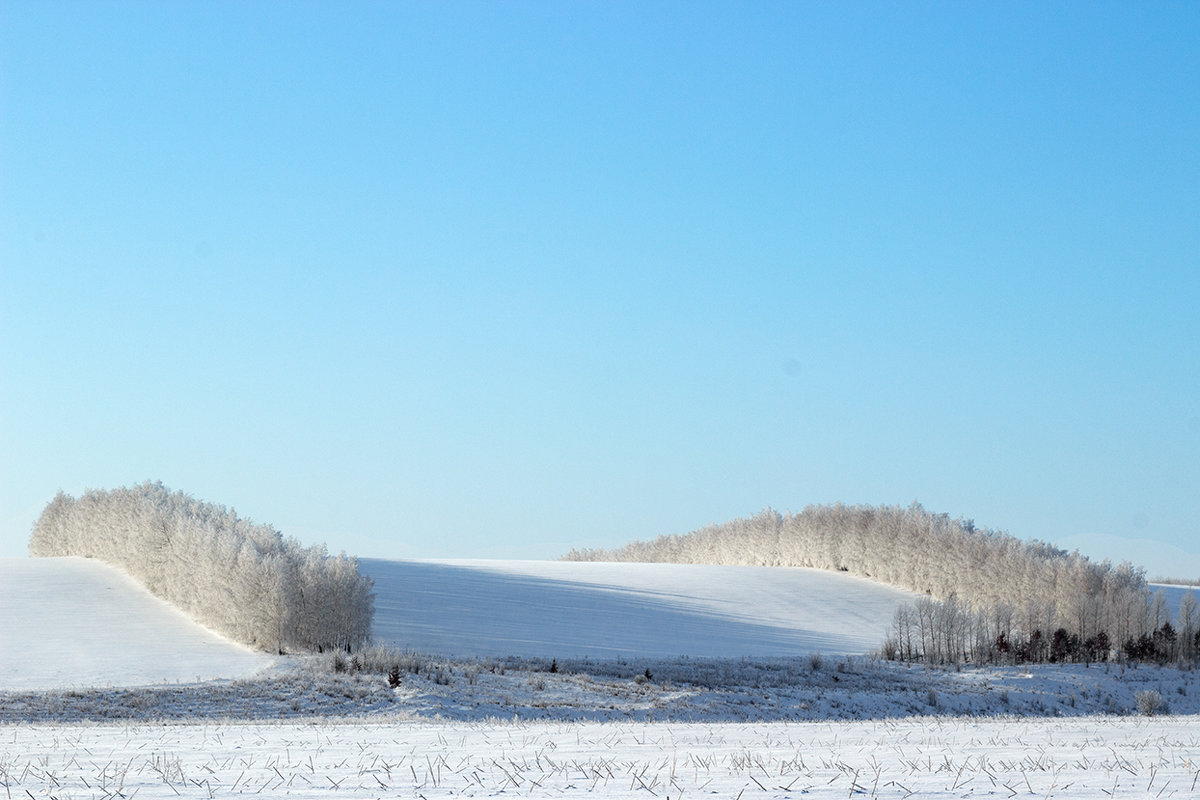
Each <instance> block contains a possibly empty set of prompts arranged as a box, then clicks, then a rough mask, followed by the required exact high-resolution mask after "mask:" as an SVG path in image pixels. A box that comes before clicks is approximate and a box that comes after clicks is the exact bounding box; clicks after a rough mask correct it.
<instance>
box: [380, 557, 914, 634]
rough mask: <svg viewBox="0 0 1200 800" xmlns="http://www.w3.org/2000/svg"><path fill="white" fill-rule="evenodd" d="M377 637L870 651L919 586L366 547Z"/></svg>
mask: <svg viewBox="0 0 1200 800" xmlns="http://www.w3.org/2000/svg"><path fill="white" fill-rule="evenodd" d="M359 563H360V566H361V568H362V570H363V571H364V572H366V573H368V574H369V575H371V576H372V577H373V578H374V579H375V626H374V636H375V639H376V641H381V642H387V643H389V644H392V645H395V646H398V647H403V648H410V649H414V650H418V651H421V652H425V653H439V654H443V655H450V656H471V657H481V656H510V655H516V656H527V657H531V656H536V657H545V658H552V657H556V658H564V657H583V656H588V657H592V658H614V657H624V658H647V657H674V656H681V655H686V656H692V657H706V658H738V657H743V656H754V657H764V656H795V655H801V654H808V653H813V652H820V653H833V654H861V653H867V652H870V651H872V650H875V649H878V647H879V645H880V643H881V642H882V641H883V639H884V636H885V635H886V634H887V632H888V629H889V627H890V626H891V623H892V618H893V616H894V615H895V612H896V608H897V607H898V606H900V605H901V604H903V603H905V602H908V601H909V600H911V599H912V598H913V597H914V595H913V594H911V593H910V592H905V591H901V590H899V589H894V588H892V587H889V586H884V585H882V584H879V583H875V582H873V581H870V580H865V579H863V578H856V577H852V576H849V575H845V574H842V573H836V572H826V571H822V570H814V569H798V568H790V567H733V566H704V565H694V564H628V563H622V564H611V563H581V562H569V561H478V560H470V561H382V560H375V559H360V562H359Z"/></svg>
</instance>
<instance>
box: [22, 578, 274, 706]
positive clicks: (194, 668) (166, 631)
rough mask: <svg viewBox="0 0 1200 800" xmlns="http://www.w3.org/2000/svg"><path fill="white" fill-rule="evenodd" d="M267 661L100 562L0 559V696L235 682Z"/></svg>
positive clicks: (253, 672) (247, 675)
mask: <svg viewBox="0 0 1200 800" xmlns="http://www.w3.org/2000/svg"><path fill="white" fill-rule="evenodd" d="M275 661H276V659H274V658H272V657H270V656H268V655H265V654H262V653H256V652H254V651H252V650H249V649H247V648H245V647H242V646H241V645H238V644H236V643H234V642H232V641H230V640H229V639H226V638H224V637H222V636H220V635H218V634H216V633H213V632H212V631H210V630H208V629H207V628H204V627H201V626H200V625H198V624H196V623H195V622H194V621H192V619H191V618H190V617H188V616H187V615H186V614H184V613H183V612H182V611H180V610H179V609H177V608H175V607H174V606H172V605H171V604H170V603H167V602H166V601H164V600H160V599H159V598H157V597H154V596H153V595H151V594H150V593H149V592H148V591H147V590H146V589H145V588H144V587H143V586H142V585H141V584H139V583H138V582H137V581H135V580H134V579H133V578H131V577H129V576H128V575H127V574H126V573H125V572H124V571H122V570H120V569H118V568H116V567H113V566H110V565H108V564H105V563H103V562H101V561H96V560H94V559H86V558H75V557H69V558H4V559H0V691H6V690H7V691H25V690H39V689H63V688H72V687H128V686H147V685H153V684H162V683H168V682H169V683H181V682H194V681H207V680H213V679H215V678H243V677H250V676H252V675H254V674H256V673H258V672H259V671H261V670H262V669H264V668H265V667H268V666H270V665H271V664H273V663H274V662H275Z"/></svg>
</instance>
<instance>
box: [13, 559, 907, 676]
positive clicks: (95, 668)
mask: <svg viewBox="0 0 1200 800" xmlns="http://www.w3.org/2000/svg"><path fill="white" fill-rule="evenodd" d="M361 566H362V569H363V571H364V572H366V573H368V574H370V575H371V576H372V577H373V578H374V579H375V593H376V612H375V627H374V635H375V639H376V641H377V642H381V643H386V644H390V645H393V646H396V647H399V648H402V649H406V650H416V651H420V652H425V653H434V654H440V655H448V656H464V657H471V656H532V657H546V658H552V657H558V658H573V657H591V658H619V657H625V658H647V657H675V656H680V655H683V656H695V657H730V658H737V657H741V656H789V655H797V654H805V653H812V652H823V653H831V654H832V653H836V654H851V653H865V652H868V651H870V650H871V649H873V648H876V647H878V645H879V643H880V641H881V640H882V638H883V636H884V634H885V632H886V630H887V627H888V625H889V623H890V621H891V618H892V615H893V613H894V611H895V608H896V607H897V606H898V605H899V604H900V603H902V602H904V601H905V600H907V599H909V598H910V597H911V595H909V594H908V593H906V592H902V591H898V590H895V589H891V588H888V587H885V586H881V585H879V584H875V583H872V582H871V581H867V580H863V579H860V578H853V577H849V576H847V575H842V574H838V573H828V572H822V571H819V570H808V569H792V568H765V567H714V566H694V565H680V564H595V563H578V562H559V561H381V560H374V559H363V560H362V562H361ZM273 661H274V659H272V658H271V657H270V656H267V655H264V654H261V653H255V652H252V651H250V650H248V649H246V648H244V647H241V646H240V645H237V644H234V643H232V642H230V641H229V640H227V639H224V638H222V637H220V636H218V635H216V634H214V633H212V632H211V631H209V630H207V629H205V628H203V627H201V626H199V625H197V624H195V623H194V622H192V621H191V620H190V619H189V618H188V617H186V616H185V615H184V614H183V613H182V612H180V611H179V610H178V609H176V608H174V607H173V606H171V605H170V604H168V603H166V602H165V601H162V600H159V599H158V598H156V597H153V596H152V595H150V594H149V593H148V592H147V591H146V590H145V589H144V588H142V587H141V586H140V585H138V584H137V583H136V582H135V581H133V580H132V579H131V578H129V577H128V576H127V575H126V574H125V573H124V572H122V571H121V570H119V569H117V568H114V567H111V566H108V565H106V564H104V563H102V562H99V561H95V560H92V559H82V558H34V559H0V691H2V690H28V689H49V688H71V687H79V688H82V687H88V686H100V687H108V686H111V687H120V686H142V685H148V684H160V683H164V682H193V681H204V680H211V679H214V678H241V677H247V676H250V675H253V674H255V673H256V672H259V671H260V670H262V669H263V668H264V667H266V666H268V665H270V664H271V663H272V662H273Z"/></svg>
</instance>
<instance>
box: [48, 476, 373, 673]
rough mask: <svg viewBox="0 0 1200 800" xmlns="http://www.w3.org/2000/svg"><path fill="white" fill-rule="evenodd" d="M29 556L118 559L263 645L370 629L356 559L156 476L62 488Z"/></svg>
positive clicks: (368, 598)
mask: <svg viewBox="0 0 1200 800" xmlns="http://www.w3.org/2000/svg"><path fill="white" fill-rule="evenodd" d="M29 554H30V555H31V556H35V557H45V556H84V557H86V558H96V559H100V560H101V561H105V562H108V563H110V564H113V565H116V566H119V567H121V568H122V569H124V570H125V571H126V572H128V573H129V574H130V575H132V576H133V577H134V578H136V579H137V580H139V581H140V582H141V583H142V584H143V585H145V586H146V588H147V589H149V590H150V592H152V593H153V594H155V595H157V596H159V597H161V598H163V599H164V600H167V601H169V602H171V603H173V604H174V605H176V606H178V607H179V608H181V609H182V610H183V611H185V612H186V613H188V614H189V615H191V616H192V617H193V618H194V619H196V620H197V621H199V622H200V623H202V624H204V625H207V626H208V627H210V628H212V629H213V630H216V631H219V632H220V633H222V634H224V635H226V636H228V637H230V638H231V639H235V640H237V641H239V642H242V643H244V644H248V645H250V646H252V647H256V648H259V649H262V650H268V651H276V652H280V653H282V652H284V651H285V650H288V649H306V650H325V649H333V648H351V647H356V646H360V645H362V644H364V643H365V642H366V641H367V640H368V639H369V638H370V634H371V618H372V615H373V612H374V595H373V594H372V581H371V579H370V577H368V576H366V575H363V574H361V573H360V572H359V571H358V562H357V561H356V560H354V559H352V558H349V557H347V556H346V555H345V553H342V554H340V555H337V556H330V555H329V554H328V553H327V552H326V550H325V546H324V545H318V546H315V547H307V548H306V547H303V546H301V545H300V543H299V542H297V541H296V540H295V539H293V538H290V537H289V538H284V536H283V535H282V534H280V533H279V532H278V531H276V530H275V529H274V528H273V527H271V526H270V525H255V524H253V523H252V522H250V521H249V520H246V519H241V518H239V517H238V516H237V514H236V513H234V512H233V511H232V510H231V509H227V508H225V507H224V506H219V505H215V504H213V503H205V502H201V501H199V500H196V499H195V498H193V497H191V496H189V495H187V494H184V493H183V492H172V491H170V490H168V489H167V488H166V487H164V486H163V485H162V484H161V483H153V482H146V483H143V484H141V485H139V486H134V487H132V488H120V489H113V490H111V491H104V490H91V491H88V492H85V493H84V494H83V496H82V497H80V498H78V499H76V498H74V497H71V496H70V495H67V494H64V493H62V492H59V493H58V495H57V496H56V497H55V498H54V499H53V500H52V501H50V503H49V504H48V505H47V506H46V508H45V510H44V511H42V514H41V516H40V517H39V518H38V520H37V522H36V523H34V526H33V533H32V535H31V536H30V540H29Z"/></svg>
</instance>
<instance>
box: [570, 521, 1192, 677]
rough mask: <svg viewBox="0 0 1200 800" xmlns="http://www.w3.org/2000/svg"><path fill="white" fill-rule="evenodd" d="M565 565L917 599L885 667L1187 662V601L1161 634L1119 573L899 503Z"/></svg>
mask: <svg viewBox="0 0 1200 800" xmlns="http://www.w3.org/2000/svg"><path fill="white" fill-rule="evenodd" d="M565 559H566V560H572V561H639V562H660V563H661V562H670V563H683V564H741V565H750V566H787V567H814V568H818V569H827V570H840V571H844V572H849V573H852V574H855V575H859V576H862V577H867V578H873V579H875V580H878V581H882V582H884V583H888V584H891V585H893V586H898V587H900V588H903V589H908V590H909V591H913V592H919V593H922V594H924V595H926V596H925V597H922V598H919V599H917V600H916V601H915V602H913V603H912V604H909V605H906V606H903V607H901V608H900V609H899V610H898V611H897V613H896V619H895V622H894V625H893V629H892V631H891V634H890V635H889V636H888V638H887V639H886V641H885V642H884V645H883V652H884V655H886V656H888V657H889V658H895V659H903V660H907V661H926V662H929V663H939V664H942V663H959V662H963V661H971V662H975V663H1017V662H1042V661H1053V662H1090V661H1104V660H1110V659H1126V658H1128V659H1132V660H1140V661H1148V660H1154V661H1158V662H1161V663H1166V662H1183V663H1195V662H1196V660H1197V655H1198V650H1200V619H1198V617H1200V615H1198V614H1197V604H1196V601H1195V598H1194V596H1193V595H1192V594H1190V593H1189V594H1188V595H1186V596H1185V597H1184V600H1183V603H1182V605H1181V607H1180V613H1179V617H1178V619H1177V620H1176V622H1175V624H1172V621H1171V615H1170V612H1169V610H1168V609H1167V608H1166V605H1165V601H1164V599H1163V596H1162V594H1161V593H1159V594H1156V595H1151V593H1150V590H1149V587H1148V586H1147V584H1146V579H1145V574H1144V571H1143V570H1141V569H1139V568H1134V567H1133V566H1131V565H1130V564H1128V563H1122V564H1119V565H1117V566H1113V565H1112V564H1111V563H1109V562H1108V561H1104V562H1094V561H1091V560H1089V559H1088V558H1087V557H1086V556H1083V555H1080V554H1079V553H1078V552H1077V551H1076V552H1070V553H1069V552H1067V551H1065V550H1061V549H1059V548H1056V547H1054V546H1053V545H1050V544H1047V543H1045V542H1040V541H1030V542H1026V541H1022V540H1020V539H1018V538H1016V537H1015V536H1011V535H1009V534H1006V533H1002V532H998V531H994V530H990V529H987V528H978V527H976V526H975V523H974V522H973V521H971V520H963V519H951V518H950V516H949V515H948V514H935V513H931V512H929V511H926V510H925V509H924V508H922V507H921V505H920V504H918V503H913V504H912V505H911V506H909V507H908V508H903V507H900V506H866V505H854V506H851V505H843V504H841V503H838V504H834V505H821V506H818V505H814V506H808V507H807V508H805V509H804V510H803V511H801V512H800V513H797V514H793V513H787V514H781V513H779V512H777V511H774V510H772V509H766V510H765V511H762V512H761V513H759V514H757V515H755V516H753V517H748V518H740V519H735V520H732V521H730V522H726V523H724V524H720V525H709V526H706V527H704V528H701V529H699V530H697V531H693V532H691V533H686V534H682V535H678V534H677V535H668V536H660V537H658V538H657V539H654V540H651V541H635V542H630V543H628V544H626V545H624V546H623V547H620V548H616V549H611V550H609V549H585V550H572V551H571V552H569V553H568V554H567V555H566V556H565Z"/></svg>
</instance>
